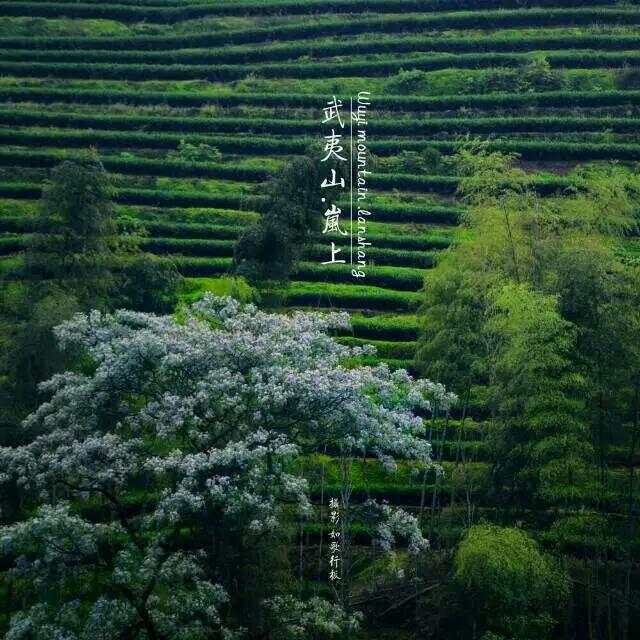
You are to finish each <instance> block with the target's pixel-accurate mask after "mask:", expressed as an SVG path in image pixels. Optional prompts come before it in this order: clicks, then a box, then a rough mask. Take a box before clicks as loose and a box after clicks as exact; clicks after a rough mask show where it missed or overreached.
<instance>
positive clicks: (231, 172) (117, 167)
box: [0, 116, 269, 182]
mask: <svg viewBox="0 0 640 640" xmlns="http://www.w3.org/2000/svg"><path fill="white" fill-rule="evenodd" d="M0 119H1V116H0ZM73 157H74V155H73V154H69V153H64V152H57V151H31V150H29V151H24V150H8V149H0V166H4V167H7V166H17V167H30V168H49V167H54V166H55V165H57V164H59V163H61V162H63V161H64V160H65V159H71V158H73ZM101 161H102V164H103V165H104V166H105V168H106V169H107V170H108V171H112V172H114V173H123V174H126V175H153V176H168V177H172V178H222V179H227V180H236V181H243V182H261V181H263V180H266V179H267V178H268V177H269V172H268V171H264V170H261V169H253V168H245V167H237V166H233V165H228V164H215V163H202V162H176V161H174V160H166V159H162V160H150V159H148V158H118V157H114V156H103V157H101Z"/></svg>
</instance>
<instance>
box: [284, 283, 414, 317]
mask: <svg viewBox="0 0 640 640" xmlns="http://www.w3.org/2000/svg"><path fill="white" fill-rule="evenodd" d="M277 293H278V295H279V296H280V297H281V299H282V301H283V303H284V304H286V305H289V306H294V305H295V306H312V307H330V308H331V307H345V308H353V309H384V310H387V311H390V310H398V311H407V310H409V309H415V308H416V307H417V306H418V305H419V304H420V302H421V301H422V295H421V294H420V293H412V292H409V291H402V292H399V291H391V290H389V289H381V288H379V287H368V286H361V285H356V284H328V285H320V284H314V285H310V284H305V283H297V282H292V283H291V285H290V286H289V287H288V288H287V289H281V290H278V292H277Z"/></svg>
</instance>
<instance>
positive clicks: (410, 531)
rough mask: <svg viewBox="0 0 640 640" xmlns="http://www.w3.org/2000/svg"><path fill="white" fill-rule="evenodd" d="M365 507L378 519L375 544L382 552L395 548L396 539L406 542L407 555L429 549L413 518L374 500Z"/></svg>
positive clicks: (404, 512) (427, 542)
mask: <svg viewBox="0 0 640 640" xmlns="http://www.w3.org/2000/svg"><path fill="white" fill-rule="evenodd" d="M367 506H368V507H369V508H370V509H371V510H372V511H374V512H375V514H376V516H377V517H378V519H379V522H378V525H377V527H376V537H375V543H376V544H377V545H378V546H379V547H380V548H381V549H382V550H383V551H391V549H392V548H393V547H394V546H396V542H397V538H402V539H404V540H406V541H407V543H408V549H409V553H410V554H412V555H418V554H420V553H422V552H423V551H425V550H427V549H428V548H429V541H428V540H427V539H426V538H425V537H424V536H423V535H422V530H421V529H420V524H419V522H418V519H417V518H416V517H415V516H412V515H411V514H410V513H407V512H406V511H404V510H402V509H394V508H392V507H391V506H389V505H388V504H385V503H382V504H379V503H377V502H376V501H375V500H369V501H368V502H367Z"/></svg>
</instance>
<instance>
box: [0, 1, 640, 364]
mask: <svg viewBox="0 0 640 640" xmlns="http://www.w3.org/2000/svg"><path fill="white" fill-rule="evenodd" d="M0 14H1V15H2V16H3V17H2V19H1V20H0V74H1V77H0V101H1V103H2V104H1V105H0V141H1V142H2V145H3V147H2V150H1V151H0V165H1V168H0V173H1V176H0V177H1V184H0V197H1V198H2V200H1V201H0V209H1V214H2V217H1V218H0V229H1V231H2V237H1V238H0V250H1V252H2V254H3V263H4V266H5V268H10V267H11V265H12V264H13V263H14V262H15V256H16V254H17V253H19V251H20V250H21V247H22V246H23V242H24V239H25V238H26V237H27V234H28V233H29V232H30V231H31V230H32V228H33V215H34V213H35V204H36V203H35V201H36V200H37V199H38V197H39V195H40V188H41V184H42V181H43V180H44V179H45V178H46V176H47V171H48V169H49V168H50V167H52V166H54V165H55V164H56V163H58V162H59V161H60V160H61V159H62V158H64V157H66V156H68V155H73V154H74V153H77V152H78V150H80V149H84V148H87V147H96V148H97V149H98V150H99V152H100V154H101V156H102V158H103V161H104V164H105V166H106V168H107V169H108V170H109V171H110V172H111V173H112V175H113V179H114V182H115V185H116V187H117V192H116V201H117V206H118V212H119V214H120V216H121V217H122V219H123V222H124V221H127V224H129V223H130V222H131V221H139V222H140V223H142V224H144V227H145V228H146V230H147V232H148V234H149V235H148V237H147V238H146V239H145V240H144V243H143V247H144V248H146V249H147V250H149V251H152V252H154V253H158V254H162V255H170V256H172V257H173V258H174V259H175V261H176V263H177V265H178V266H179V269H180V271H181V272H182V273H183V274H184V275H185V276H187V277H188V279H189V283H190V291H191V294H194V292H197V291H202V290H205V289H208V288H214V289H215V288H216V286H217V284H216V282H217V279H218V278H220V277H221V276H224V275H225V274H228V273H229V272H230V268H231V261H232V253H233V244H234V241H235V239H236V238H237V236H238V234H239V233H240V232H241V230H242V228H243V226H244V225H246V224H248V223H249V222H251V221H252V220H254V219H255V218H256V216H257V215H259V212H260V211H261V207H262V206H263V204H264V197H263V196H262V195H261V193H262V190H263V186H262V185H263V183H264V181H265V180H266V179H267V177H268V175H269V174H271V173H274V172H276V171H277V170H278V166H279V165H280V163H281V162H282V161H283V159H284V158H286V157H287V156H289V155H291V154H295V153H299V152H302V151H303V150H304V149H305V147H306V145H307V144H308V142H309V141H310V140H314V139H315V140H317V139H319V138H320V136H321V135H322V132H321V126H320V123H321V113H322V112H321V108H322V106H323V105H324V103H325V101H326V100H328V99H329V98H330V97H331V96H332V95H334V94H335V95H338V96H347V95H352V94H355V93H357V92H358V91H370V92H371V101H372V106H371V113H370V118H369V122H370V124H369V127H368V135H369V138H370V141H371V142H370V148H371V150H372V152H373V153H374V154H375V156H376V157H375V163H376V168H375V170H374V175H373V176H372V178H371V181H370V187H371V192H372V194H373V198H372V202H371V207H370V208H371V210H372V212H373V215H372V223H371V224H370V231H369V235H370V240H371V242H372V244H373V247H372V248H371V252H370V255H371V257H372V260H373V264H372V265H371V266H370V268H369V270H368V275H367V277H366V280H365V282H364V283H363V282H359V283H354V282H353V279H352V277H351V276H350V273H349V270H348V269H342V268H340V267H338V266H336V265H328V266H323V265H321V264H320V263H321V262H322V260H324V259H326V256H327V251H328V249H327V242H326V240H327V238H326V237H320V236H318V237H317V238H316V240H315V242H314V244H313V245H312V246H311V247H309V249H308V251H307V253H306V255H305V259H304V261H303V262H302V263H301V264H300V265H299V267H298V268H297V270H296V272H295V274H294V276H293V282H292V283H291V285H290V286H289V287H288V288H286V289H282V290H281V291H270V292H266V293H265V295H264V301H265V304H269V305H272V306H283V307H309V308H317V307H322V308H324V307H330V308H337V307H339V308H347V309H349V310H351V311H352V312H353V313H354V314H355V315H354V320H355V321H354V335H353V337H345V340H347V341H349V342H350V343H360V342H361V341H364V340H373V341H374V344H376V346H377V347H378V350H379V355H380V356H381V357H382V358H383V359H385V360H388V361H390V362H391V363H392V364H402V365H405V366H407V365H410V363H411V360H412V358H413V351H414V341H415V339H416V332H417V321H416V319H415V315H414V314H415V310H416V308H417V306H418V305H419V303H420V294H419V290H420V288H421V287H422V285H423V280H424V279H425V277H426V278H427V281H428V272H429V268H430V267H431V266H432V265H433V263H434V259H435V257H436V254H437V252H438V251H439V250H441V249H443V248H445V247H447V245H448V243H449V242H450V240H451V237H452V231H453V229H454V226H455V225H456V224H457V221H458V220H459V217H460V216H461V215H462V214H463V212H464V207H463V205H462V203H460V202H458V201H456V199H455V188H456V183H457V180H456V176H455V175H451V170H450V167H449V166H448V164H447V161H446V157H447V154H449V153H451V150H452V148H453V143H454V141H455V139H456V138H457V137H458V136H460V135H465V134H470V135H472V136H477V137H481V138H491V139H494V140H495V146H496V147H497V148H500V149H505V150H512V151H517V152H518V153H520V154H521V156H522V161H523V165H524V166H526V167H528V168H530V169H531V170H532V171H534V172H536V173H537V174H538V176H537V178H536V179H537V183H538V185H539V188H540V189H541V190H542V191H547V192H549V191H553V190H556V189H562V188H566V187H567V186H568V182H569V181H568V179H567V178H566V177H565V176H566V174H567V172H568V170H569V169H570V168H571V167H572V166H573V165H574V164H576V163H579V162H584V161H592V160H599V159H619V160H638V159H640V139H639V134H638V131H637V125H638V113H639V106H640V90H639V89H640V75H639V74H638V72H637V70H636V68H635V67H636V65H637V64H638V60H639V57H640V53H638V44H639V43H640V35H638V33H639V32H638V25H640V8H638V7H637V6H634V5H633V4H631V3H624V4H621V3H614V2H602V1H601V2H592V1H589V0H583V1H578V0H575V1H572V2H560V1H557V2H553V1H544V0H538V1H537V2H526V3H524V2H510V1H508V0H503V1H501V2H495V1H493V0H485V1H483V2H468V1H465V0H440V1H435V0H423V1H419V0H403V1H402V2H400V1H399V0H369V1H359V0H349V1H347V0H337V1H336V2H333V3H331V4H325V3H320V2H318V1H317V0H303V1H301V2H296V3H292V2H288V1H274V2H261V1H259V0H233V1H231V0H222V1H219V2H197V3H195V2H194V3H193V4H183V3H176V2H170V1H168V0H144V1H143V2H136V3H134V2H127V1H126V0H119V2H118V3H114V4H109V3H107V4H105V3H98V2H93V1H92V0H89V1H85V2H71V1H67V2H65V1H58V2H45V1H36V0H34V1H31V2H15V1H12V0H2V2H0ZM541 60H544V61H545V62H540V61H541ZM535 61H538V62H535ZM181 140H186V141H187V142H189V143H192V144H206V145H210V146H211V147H214V148H215V149H216V150H217V152H216V155H215V158H213V159H209V160H207V161H195V162H188V161H184V159H180V157H179V155H177V154H176V153H175V151H176V149H177V147H178V145H179V143H180V141H181ZM425 148H429V149H430V150H431V152H430V156H429V157H430V158H431V157H434V154H435V157H436V161H435V162H430V161H427V162H425V161H423V159H422V156H421V155H420V154H421V153H422V152H423V151H424V149H425ZM436 152H437V153H436ZM438 153H439V154H441V156H440V157H439V158H438V157H437V154H438ZM321 213H322V212H321V211H319V212H318V215H321Z"/></svg>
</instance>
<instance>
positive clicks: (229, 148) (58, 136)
mask: <svg viewBox="0 0 640 640" xmlns="http://www.w3.org/2000/svg"><path fill="white" fill-rule="evenodd" d="M183 137H184V136H181V135H176V134H169V133H149V134H147V133H140V132H122V131H77V130H68V131H67V130H65V131H61V130H53V129H52V130H48V131H42V130H28V129H26V130H19V131H18V130H11V129H0V142H3V143H5V144H11V145H21V146H25V145H27V146H28V145H36V146H40V147H42V146H54V147H55V146H62V147H87V146H99V147H111V148H114V147H115V148H129V149H130V148H147V149H175V148H176V147H177V146H178V145H179V144H180V141H181V140H182V138H183ZM189 139H190V141H191V142H194V143H204V144H210V145H212V146H215V147H217V148H218V149H219V150H220V151H223V152H225V153H233V154H250V155H282V154H296V153H298V154H299V153H303V152H304V150H305V149H306V147H307V146H308V144H309V143H310V142H311V139H304V138H300V137H299V138H297V139H291V138H272V137H255V136H245V137H239V136H201V135H194V136H190V137H189ZM492 144H493V146H494V148H496V149H499V150H503V151H514V152H517V153H520V154H521V155H522V157H523V158H524V159H526V160H638V159H640V144H633V143H632V144H629V143H594V142H547V141H535V140H514V139H510V140H495V141H493V142H492ZM426 146H431V147H434V148H436V149H438V150H439V151H441V152H443V153H451V152H452V151H453V149H454V145H453V143H452V142H447V141H441V140H419V139H418V140H412V139H408V140H407V139H398V140H392V139H390V140H383V141H373V142H370V143H369V148H370V150H371V151H373V152H374V153H376V154H378V155H395V154H398V153H401V152H402V151H418V152H421V151H423V150H424V148H425V147H426Z"/></svg>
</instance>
